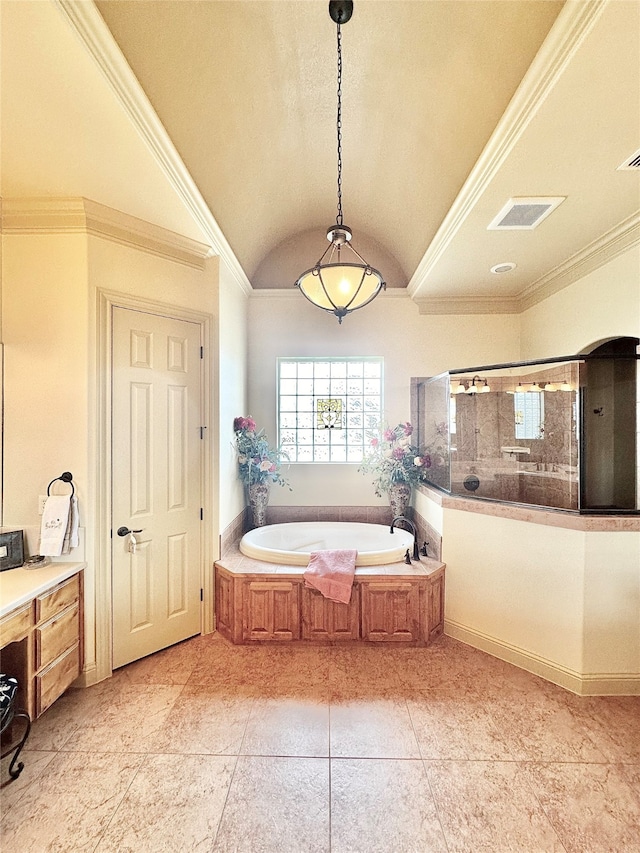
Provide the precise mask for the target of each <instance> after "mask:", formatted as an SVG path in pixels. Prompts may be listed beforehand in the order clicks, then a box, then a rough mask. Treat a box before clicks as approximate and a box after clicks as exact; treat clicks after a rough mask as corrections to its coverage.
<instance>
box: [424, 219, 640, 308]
mask: <svg viewBox="0 0 640 853" xmlns="http://www.w3.org/2000/svg"><path fill="white" fill-rule="evenodd" d="M637 245H640V213H634V214H633V216H630V217H629V218H628V219H625V220H623V221H622V222H621V223H620V224H619V225H616V227H615V228H612V229H611V230H610V231H607V233H606V234H603V235H602V237H598V239H597V240H594V241H593V242H592V243H590V244H589V245H588V246H586V247H585V248H584V249H581V250H580V251H579V252H577V253H576V254H575V255H572V256H571V257H570V258H568V259H567V260H566V261H563V263H561V264H558V266H557V267H554V269H552V270H550V271H549V272H548V273H545V275H544V276H542V277H541V278H539V279H537V281H534V282H533V283H532V284H530V285H529V286H528V287H526V288H525V289H524V290H522V291H521V292H520V293H519V294H518V295H517V296H513V297H499V296H496V297H493V296H469V297H465V296H461V297H448V296H430V297H429V296H428V297H423V298H421V297H416V298H414V300H413V301H414V302H415V303H416V305H417V306H418V308H419V310H420V313H421V314H521V313H522V312H523V311H526V310H527V309H528V308H532V307H533V306H534V305H537V304H538V303H539V302H543V301H544V300H545V299H548V297H549V296H553V294H554V293H558V292H559V291H560V290H563V289H564V288H565V287H569V285H571V284H574V283H575V282H576V281H579V280H580V279H581V278H584V276H586V275H588V274H589V273H591V272H594V270H597V269H598V268H599V267H602V266H604V265H605V264H607V263H609V261H612V260H613V259H614V258H617V257H618V255H621V254H623V253H624V252H626V251H627V250H628V249H631V248H632V247H633V246H637Z"/></svg>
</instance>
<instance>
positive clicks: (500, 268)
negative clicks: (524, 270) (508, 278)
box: [491, 261, 516, 275]
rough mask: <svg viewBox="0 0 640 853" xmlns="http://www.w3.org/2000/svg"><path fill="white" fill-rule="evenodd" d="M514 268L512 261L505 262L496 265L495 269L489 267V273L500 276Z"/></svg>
mask: <svg viewBox="0 0 640 853" xmlns="http://www.w3.org/2000/svg"><path fill="white" fill-rule="evenodd" d="M515 268H516V265H515V264H514V263H512V261H506V262H505V263H502V264H496V265H495V267H491V272H492V273H495V274H496V275H500V274H501V273H503V272H511V270H514V269H515Z"/></svg>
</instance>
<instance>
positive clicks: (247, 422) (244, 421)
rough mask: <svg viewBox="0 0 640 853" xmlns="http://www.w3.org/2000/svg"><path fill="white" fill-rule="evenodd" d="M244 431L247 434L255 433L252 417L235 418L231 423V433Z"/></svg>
mask: <svg viewBox="0 0 640 853" xmlns="http://www.w3.org/2000/svg"><path fill="white" fill-rule="evenodd" d="M244 430H246V431H247V432H255V431H256V422H255V421H254V419H253V418H252V417H248V418H242V417H240V418H235V419H234V421H233V431H234V432H243V431H244Z"/></svg>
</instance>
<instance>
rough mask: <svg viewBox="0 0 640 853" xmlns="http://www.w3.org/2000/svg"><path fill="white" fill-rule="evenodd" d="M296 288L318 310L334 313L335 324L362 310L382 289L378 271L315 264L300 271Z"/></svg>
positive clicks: (344, 265) (382, 282)
mask: <svg viewBox="0 0 640 853" xmlns="http://www.w3.org/2000/svg"><path fill="white" fill-rule="evenodd" d="M296 286H297V287H299V288H300V290H301V291H302V293H303V294H304V295H305V296H306V297H307V299H308V300H309V301H310V302H313V304H314V305H316V306H317V307H318V308H322V309H324V310H325V311H329V312H330V313H332V314H335V315H336V317H337V318H338V320H339V322H342V318H343V317H345V316H346V315H347V314H349V313H351V311H355V310H356V309H358V308H362V306H363V305H366V304H367V303H368V302H371V300H372V299H375V297H376V296H377V295H378V293H379V292H380V290H381V288H383V287H384V286H385V284H384V281H383V279H382V276H381V275H380V273H379V272H378V270H376V269H374V268H373V267H369V266H362V265H361V264H347V263H336V264H324V265H323V264H319V265H317V266H315V267H313V268H312V269H310V270H307V271H306V272H303V273H302V275H301V276H300V278H299V279H298V281H297V282H296Z"/></svg>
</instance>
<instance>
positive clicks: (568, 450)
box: [412, 346, 640, 514]
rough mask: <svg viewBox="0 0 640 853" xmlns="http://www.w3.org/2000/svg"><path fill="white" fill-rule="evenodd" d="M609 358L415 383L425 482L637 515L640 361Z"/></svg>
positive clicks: (606, 352)
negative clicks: (639, 367)
mask: <svg viewBox="0 0 640 853" xmlns="http://www.w3.org/2000/svg"><path fill="white" fill-rule="evenodd" d="M618 349H619V348H618ZM611 350H612V347H611V346H606V347H604V348H600V349H599V350H596V351H595V352H593V353H591V354H590V355H588V356H580V357H562V358H558V359H555V360H548V359H546V360H540V361H531V362H521V363H515V364H514V363H511V364H502V365H488V366H487V365H485V366H483V367H476V368H466V369H460V370H451V371H448V372H446V373H443V374H440V375H439V376H434V377H429V378H424V379H414V380H413V391H414V394H413V407H414V411H413V412H412V417H413V418H414V423H415V424H416V425H417V428H416V432H417V435H416V436H415V438H416V443H417V444H418V446H419V447H420V449H421V451H422V452H423V454H424V455H425V456H426V458H427V465H426V466H425V469H424V474H423V480H424V481H425V482H426V483H429V484H431V485H433V486H436V487H437V488H439V489H442V490H443V491H445V492H448V493H449V494H451V495H464V496H465V497H471V498H476V499H478V498H480V499H483V500H491V501H501V502H508V503H517V504H526V505H530V506H535V507H548V508H551V509H562V510H572V511H576V512H584V513H602V514H607V513H636V512H638V511H639V510H640V504H639V493H640V489H639V488H638V447H637V445H638V439H637V430H638V425H637V422H636V412H637V409H638V403H637V401H638V399H639V398H640V395H639V392H638V388H639V384H638V357H637V355H636V354H635V348H634V349H633V350H632V351H631V352H629V347H628V346H627V347H626V348H623V350H622V351H615V350H616V348H615V347H613V350H614V351H613V352H611Z"/></svg>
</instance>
